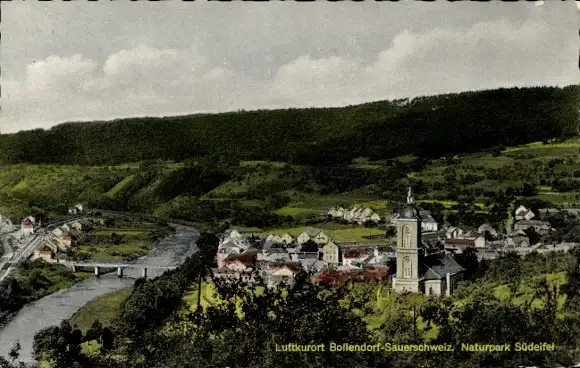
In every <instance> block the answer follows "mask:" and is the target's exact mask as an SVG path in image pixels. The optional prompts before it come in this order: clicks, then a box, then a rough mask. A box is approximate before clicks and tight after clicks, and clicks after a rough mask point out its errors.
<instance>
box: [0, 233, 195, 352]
mask: <svg viewBox="0 0 580 368" xmlns="http://www.w3.org/2000/svg"><path fill="white" fill-rule="evenodd" d="M174 226H175V228H176V231H175V233H173V234H171V235H169V236H168V237H167V238H165V239H163V240H161V241H160V242H159V243H158V244H157V245H156V246H154V247H153V249H152V250H151V251H150V252H149V254H148V255H147V256H145V257H143V258H141V259H139V260H138V261H137V262H135V263H136V264H143V265H149V266H175V265H178V264H180V263H182V262H183V261H184V260H185V259H186V258H187V257H188V256H190V255H191V254H193V252H195V250H196V247H195V240H196V239H197V236H198V234H199V233H198V232H197V230H195V229H193V228H189V227H184V226H179V225H174ZM163 272H164V271H163V270H148V271H147V274H148V278H155V277H157V276H159V275H160V274H161V273H163ZM140 276H141V270H140V269H134V270H133V269H126V270H125V271H124V277H123V278H121V279H119V278H117V276H116V274H115V273H111V274H107V275H103V276H101V277H100V278H91V279H88V280H85V281H83V282H81V283H78V284H76V285H73V286H72V287H70V288H68V289H66V290H61V291H59V292H57V293H54V294H51V295H48V296H46V297H44V298H42V299H40V300H38V301H36V302H34V303H31V304H29V305H27V306H25V307H24V308H23V309H22V310H21V311H20V312H19V313H18V314H17V315H16V316H15V317H14V318H13V319H12V320H11V321H10V322H9V323H8V324H7V325H6V326H5V327H4V328H3V329H2V330H1V331H0V356H5V357H6V356H7V354H8V352H9V351H10V348H11V347H12V346H13V344H14V342H16V340H19V341H20V344H21V346H22V350H21V351H20V354H21V356H20V359H21V360H23V361H28V362H30V361H32V360H33V357H32V352H33V351H32V343H33V340H34V335H35V334H36V333H37V332H38V331H40V330H41V329H43V328H46V327H50V326H54V325H58V324H60V322H61V321H63V320H65V319H68V318H70V317H72V315H73V314H75V313H76V312H77V311H78V310H79V309H80V308H82V307H83V306H84V305H85V304H87V303H88V302H90V301H91V300H93V299H95V298H97V297H99V296H101V295H104V294H107V293H110V292H113V291H117V290H120V289H123V288H125V287H129V286H131V285H133V283H134V282H135V279H136V278H138V277H140Z"/></svg>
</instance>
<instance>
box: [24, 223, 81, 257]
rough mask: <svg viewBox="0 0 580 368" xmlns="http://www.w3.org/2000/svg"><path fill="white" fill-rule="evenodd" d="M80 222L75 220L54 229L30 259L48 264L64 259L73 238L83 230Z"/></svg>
mask: <svg viewBox="0 0 580 368" xmlns="http://www.w3.org/2000/svg"><path fill="white" fill-rule="evenodd" d="M82 222H83V220H75V221H72V222H70V223H67V224H64V225H62V226H60V227H57V228H54V229H53V230H52V231H50V232H49V233H48V235H47V236H45V237H44V239H43V241H42V243H41V245H40V246H39V247H38V248H37V249H36V250H35V251H34V255H33V257H32V259H33V260H34V259H42V260H43V261H45V262H49V263H54V262H58V261H60V260H61V259H66V253H67V251H68V250H70V249H71V246H72V241H73V237H74V236H77V235H79V234H80V232H81V231H82V229H83V223H82Z"/></svg>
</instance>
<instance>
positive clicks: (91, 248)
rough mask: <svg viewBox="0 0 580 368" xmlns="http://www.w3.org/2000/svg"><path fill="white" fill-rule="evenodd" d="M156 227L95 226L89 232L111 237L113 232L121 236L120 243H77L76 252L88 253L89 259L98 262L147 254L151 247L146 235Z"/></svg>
mask: <svg viewBox="0 0 580 368" xmlns="http://www.w3.org/2000/svg"><path fill="white" fill-rule="evenodd" d="M155 230H156V229H154V228H151V227H150V226H149V227H144V228H96V229H94V230H93V231H91V232H90V233H89V234H91V235H95V236H99V237H103V238H105V239H107V240H109V239H112V234H113V233H115V234H117V235H119V236H121V237H122V238H123V242H121V243H120V244H113V243H112V242H111V241H112V240H111V241H108V242H107V243H105V244H79V245H78V246H77V247H76V249H77V254H78V255H79V256H80V255H82V254H87V255H89V257H90V258H89V259H90V260H93V261H99V262H117V261H127V259H128V257H129V258H136V257H140V256H143V255H145V254H147V252H148V251H149V249H150V248H151V241H150V240H149V239H148V235H149V234H150V233H151V232H153V231H155Z"/></svg>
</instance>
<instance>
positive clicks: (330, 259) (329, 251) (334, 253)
mask: <svg viewBox="0 0 580 368" xmlns="http://www.w3.org/2000/svg"><path fill="white" fill-rule="evenodd" d="M322 254H323V255H322V260H323V261H324V262H326V263H329V264H338V263H339V254H340V250H339V249H338V245H336V244H334V243H333V242H331V241H330V242H328V243H326V244H325V245H324V247H322Z"/></svg>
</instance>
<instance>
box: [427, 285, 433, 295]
mask: <svg viewBox="0 0 580 368" xmlns="http://www.w3.org/2000/svg"><path fill="white" fill-rule="evenodd" d="M428 295H433V287H431V286H429V294H428Z"/></svg>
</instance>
